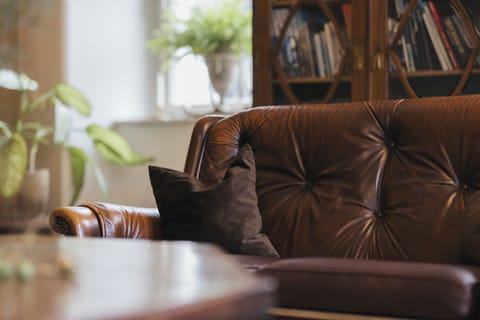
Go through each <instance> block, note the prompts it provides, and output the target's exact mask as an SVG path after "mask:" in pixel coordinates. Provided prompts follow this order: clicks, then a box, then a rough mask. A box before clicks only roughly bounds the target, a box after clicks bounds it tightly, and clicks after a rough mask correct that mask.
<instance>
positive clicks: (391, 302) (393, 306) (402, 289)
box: [250, 258, 479, 319]
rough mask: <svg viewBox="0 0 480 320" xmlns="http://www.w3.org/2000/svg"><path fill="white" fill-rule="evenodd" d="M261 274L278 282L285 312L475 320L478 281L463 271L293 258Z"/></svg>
mask: <svg viewBox="0 0 480 320" xmlns="http://www.w3.org/2000/svg"><path fill="white" fill-rule="evenodd" d="M250 263H252V262H250ZM258 263H261V262H260V261H259V262H258ZM258 270H259V274H265V275H273V276H275V277H276V278H277V279H278V280H279V294H278V306H279V307H284V308H285V307H290V308H295V309H309V310H322V311H332V312H346V313H357V314H376V315H384V316H396V317H407V318H428V319H471V318H472V317H473V315H474V314H476V311H475V310H474V309H475V301H478V298H479V297H478V287H477V283H478V276H479V275H478V274H477V273H476V272H475V270H474V269H473V268H472V269H470V268H469V267H464V266H456V265H440V264H430V263H405V262H394V261H379V260H353V259H341V258H293V259H279V260H277V261H276V262H272V263H271V264H268V265H264V266H263V267H260V268H259V269H258ZM477 272H478V271H477Z"/></svg>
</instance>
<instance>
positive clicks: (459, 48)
mask: <svg viewBox="0 0 480 320" xmlns="http://www.w3.org/2000/svg"><path fill="white" fill-rule="evenodd" d="M442 22H443V24H444V26H445V31H446V33H447V37H448V39H449V40H450V42H451V43H452V48H453V50H454V53H455V55H456V56H457V60H458V63H459V64H460V65H462V66H463V65H464V64H465V61H466V60H467V51H466V50H465V47H464V46H463V43H462V41H461V40H460V36H459V35H458V33H457V30H456V29H455V26H454V25H453V22H452V17H451V16H448V17H445V18H443V19H442Z"/></svg>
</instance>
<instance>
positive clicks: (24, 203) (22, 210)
mask: <svg viewBox="0 0 480 320" xmlns="http://www.w3.org/2000/svg"><path fill="white" fill-rule="evenodd" d="M49 189H50V171H49V170H48V169H39V170H36V171H35V172H33V173H28V172H27V173H25V177H24V180H23V184H22V188H21V189H20V191H19V192H18V193H17V194H16V195H15V196H13V197H12V198H8V199H5V198H1V197H0V221H4V222H5V221H9V222H10V221H11V222H14V221H21V220H29V219H33V218H36V217H38V216H39V215H41V214H45V213H46V212H45V211H46V208H47V204H48V196H49Z"/></svg>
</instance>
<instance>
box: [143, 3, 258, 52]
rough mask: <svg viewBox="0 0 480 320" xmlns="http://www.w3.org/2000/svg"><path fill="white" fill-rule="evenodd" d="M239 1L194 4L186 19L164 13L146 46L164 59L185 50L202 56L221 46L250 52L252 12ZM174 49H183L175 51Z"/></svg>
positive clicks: (217, 49) (226, 48) (233, 50)
mask: <svg viewBox="0 0 480 320" xmlns="http://www.w3.org/2000/svg"><path fill="white" fill-rule="evenodd" d="M242 3H243V1H238V0H226V1H225V0H223V1H216V2H215V5H211V6H198V7H194V8H193V9H192V14H191V17H190V18H188V19H186V20H182V19H176V18H174V17H173V15H172V14H167V15H166V19H165V20H164V21H163V22H162V23H161V24H160V26H159V27H158V28H157V29H156V30H155V31H154V34H153V37H152V38H151V39H150V40H149V41H148V47H149V48H150V49H151V50H152V51H153V52H155V53H157V54H159V55H160V56H161V57H162V58H164V59H165V61H169V60H170V59H172V58H176V59H179V58H181V57H182V56H183V55H186V54H189V53H193V54H195V55H200V56H204V57H205V56H207V55H209V54H211V53H215V52H220V51H225V50H228V51H231V52H234V53H236V54H240V53H242V52H250V51H251V39H252V28H251V23H252V22H251V21H252V13H251V10H245V9H244V8H243V6H242ZM178 49H186V50H185V51H184V52H183V53H180V55H178V54H179V51H178Z"/></svg>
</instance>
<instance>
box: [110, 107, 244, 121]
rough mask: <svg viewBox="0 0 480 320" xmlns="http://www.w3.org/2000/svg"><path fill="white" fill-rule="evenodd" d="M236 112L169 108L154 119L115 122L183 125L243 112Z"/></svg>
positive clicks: (159, 111)
mask: <svg viewBox="0 0 480 320" xmlns="http://www.w3.org/2000/svg"><path fill="white" fill-rule="evenodd" d="M242 110H245V109H241V110H236V111H232V112H219V111H216V110H214V109H213V108H211V107H210V108H201V107H198V110H195V112H187V111H186V110H185V109H184V108H181V107H178V108H168V109H158V110H157V113H156V114H154V116H153V117H152V118H147V119H139V120H120V121H115V123H114V126H115V125H125V124H128V125H147V126H149V125H158V124H176V123H177V124H182V123H194V122H197V120H198V119H200V118H201V117H203V116H206V115H213V114H220V115H224V116H229V115H232V114H234V113H236V112H239V111H242Z"/></svg>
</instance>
